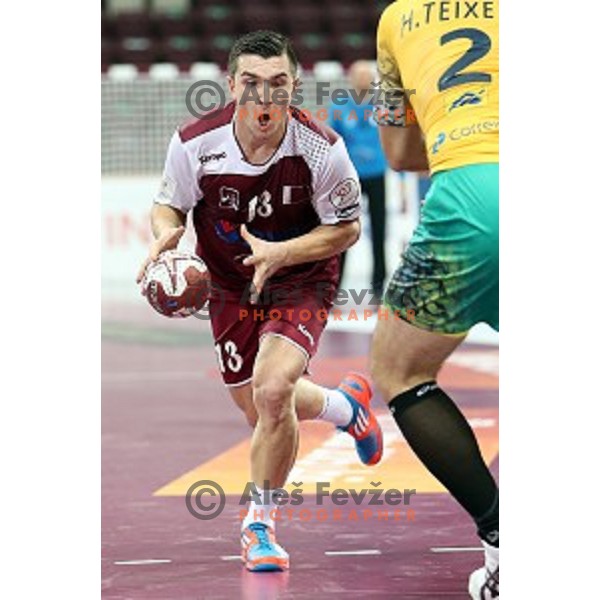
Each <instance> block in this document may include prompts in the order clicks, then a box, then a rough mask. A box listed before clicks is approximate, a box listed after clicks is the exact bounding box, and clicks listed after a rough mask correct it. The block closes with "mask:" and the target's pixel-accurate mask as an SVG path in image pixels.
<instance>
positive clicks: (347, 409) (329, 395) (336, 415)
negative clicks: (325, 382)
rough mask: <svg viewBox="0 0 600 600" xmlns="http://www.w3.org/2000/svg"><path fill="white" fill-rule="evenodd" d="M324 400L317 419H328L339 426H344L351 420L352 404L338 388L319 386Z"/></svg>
mask: <svg viewBox="0 0 600 600" xmlns="http://www.w3.org/2000/svg"><path fill="white" fill-rule="evenodd" d="M321 389H322V390H323V395H324V396H325V401H324V403H323V410H322V411H321V414H320V415H319V416H318V417H317V419H321V420H323V421H329V423H333V424H334V425H338V426H339V427H346V425H348V424H349V423H350V421H351V420H352V405H351V404H350V401H349V400H348V398H346V396H344V394H342V392H340V390H330V389H327V388H321Z"/></svg>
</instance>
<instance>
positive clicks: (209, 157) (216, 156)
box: [198, 152, 227, 165]
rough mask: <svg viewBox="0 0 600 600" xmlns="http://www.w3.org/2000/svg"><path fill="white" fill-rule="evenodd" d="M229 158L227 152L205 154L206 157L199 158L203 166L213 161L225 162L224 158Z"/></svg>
mask: <svg viewBox="0 0 600 600" xmlns="http://www.w3.org/2000/svg"><path fill="white" fill-rule="evenodd" d="M226 157H227V153H226V152H221V153H220V154H205V155H204V156H202V155H201V156H199V157H198V160H199V161H200V164H201V165H205V164H206V163H208V162H211V161H213V160H223V159H224V158H226Z"/></svg>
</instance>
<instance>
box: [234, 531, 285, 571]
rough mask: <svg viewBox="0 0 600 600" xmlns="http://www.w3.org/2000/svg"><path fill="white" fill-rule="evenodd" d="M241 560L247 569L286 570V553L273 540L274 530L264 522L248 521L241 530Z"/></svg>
mask: <svg viewBox="0 0 600 600" xmlns="http://www.w3.org/2000/svg"><path fill="white" fill-rule="evenodd" d="M242 561H243V562H244V565H245V566H246V569H248V571H287V569H289V568H290V557H289V555H288V553H287V552H286V551H285V550H284V549H283V548H282V547H281V546H280V545H279V544H278V543H277V541H276V540H275V531H274V530H273V528H272V527H269V526H268V525H267V524H266V523H260V522H256V523H250V525H248V527H246V528H245V529H244V530H243V531H242Z"/></svg>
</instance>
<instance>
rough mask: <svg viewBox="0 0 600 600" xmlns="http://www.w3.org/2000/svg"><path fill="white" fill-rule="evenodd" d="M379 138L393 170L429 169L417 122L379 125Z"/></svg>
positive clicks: (421, 134)
mask: <svg viewBox="0 0 600 600" xmlns="http://www.w3.org/2000/svg"><path fill="white" fill-rule="evenodd" d="M379 138H380V139H381V145H382V147H383V152H384V153H385V157H386V159H387V161H388V164H389V166H390V168H391V169H393V170H394V171H429V162H428V160H427V151H426V149H425V142H424V139H423V132H422V131H421V128H420V127H419V126H418V125H417V124H414V125H409V126H407V127H394V126H388V125H384V126H380V127H379Z"/></svg>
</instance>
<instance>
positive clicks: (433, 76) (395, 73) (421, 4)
mask: <svg viewBox="0 0 600 600" xmlns="http://www.w3.org/2000/svg"><path fill="white" fill-rule="evenodd" d="M377 46H378V64H379V70H380V73H381V75H382V79H383V87H384V89H390V88H404V90H405V93H406V97H407V98H408V100H409V102H410V104H411V105H412V107H413V109H414V111H415V114H416V118H417V121H418V122H419V125H420V127H421V129H422V131H423V133H424V135H425V138H426V146H427V156H428V159H429V166H430V169H431V172H432V173H435V172H436V171H440V170H442V169H451V168H454V167H460V166H464V165H471V164H477V163H489V162H497V161H498V3H497V2H496V0H486V1H484V2H482V1H477V0H476V1H468V0H452V1H443V2H440V1H435V2H434V1H430V0H398V1H397V2H394V3H392V4H391V5H390V6H389V7H388V8H387V9H386V10H385V12H384V13H383V15H382V17H381V21H380V23H379V30H378V35H377Z"/></svg>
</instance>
